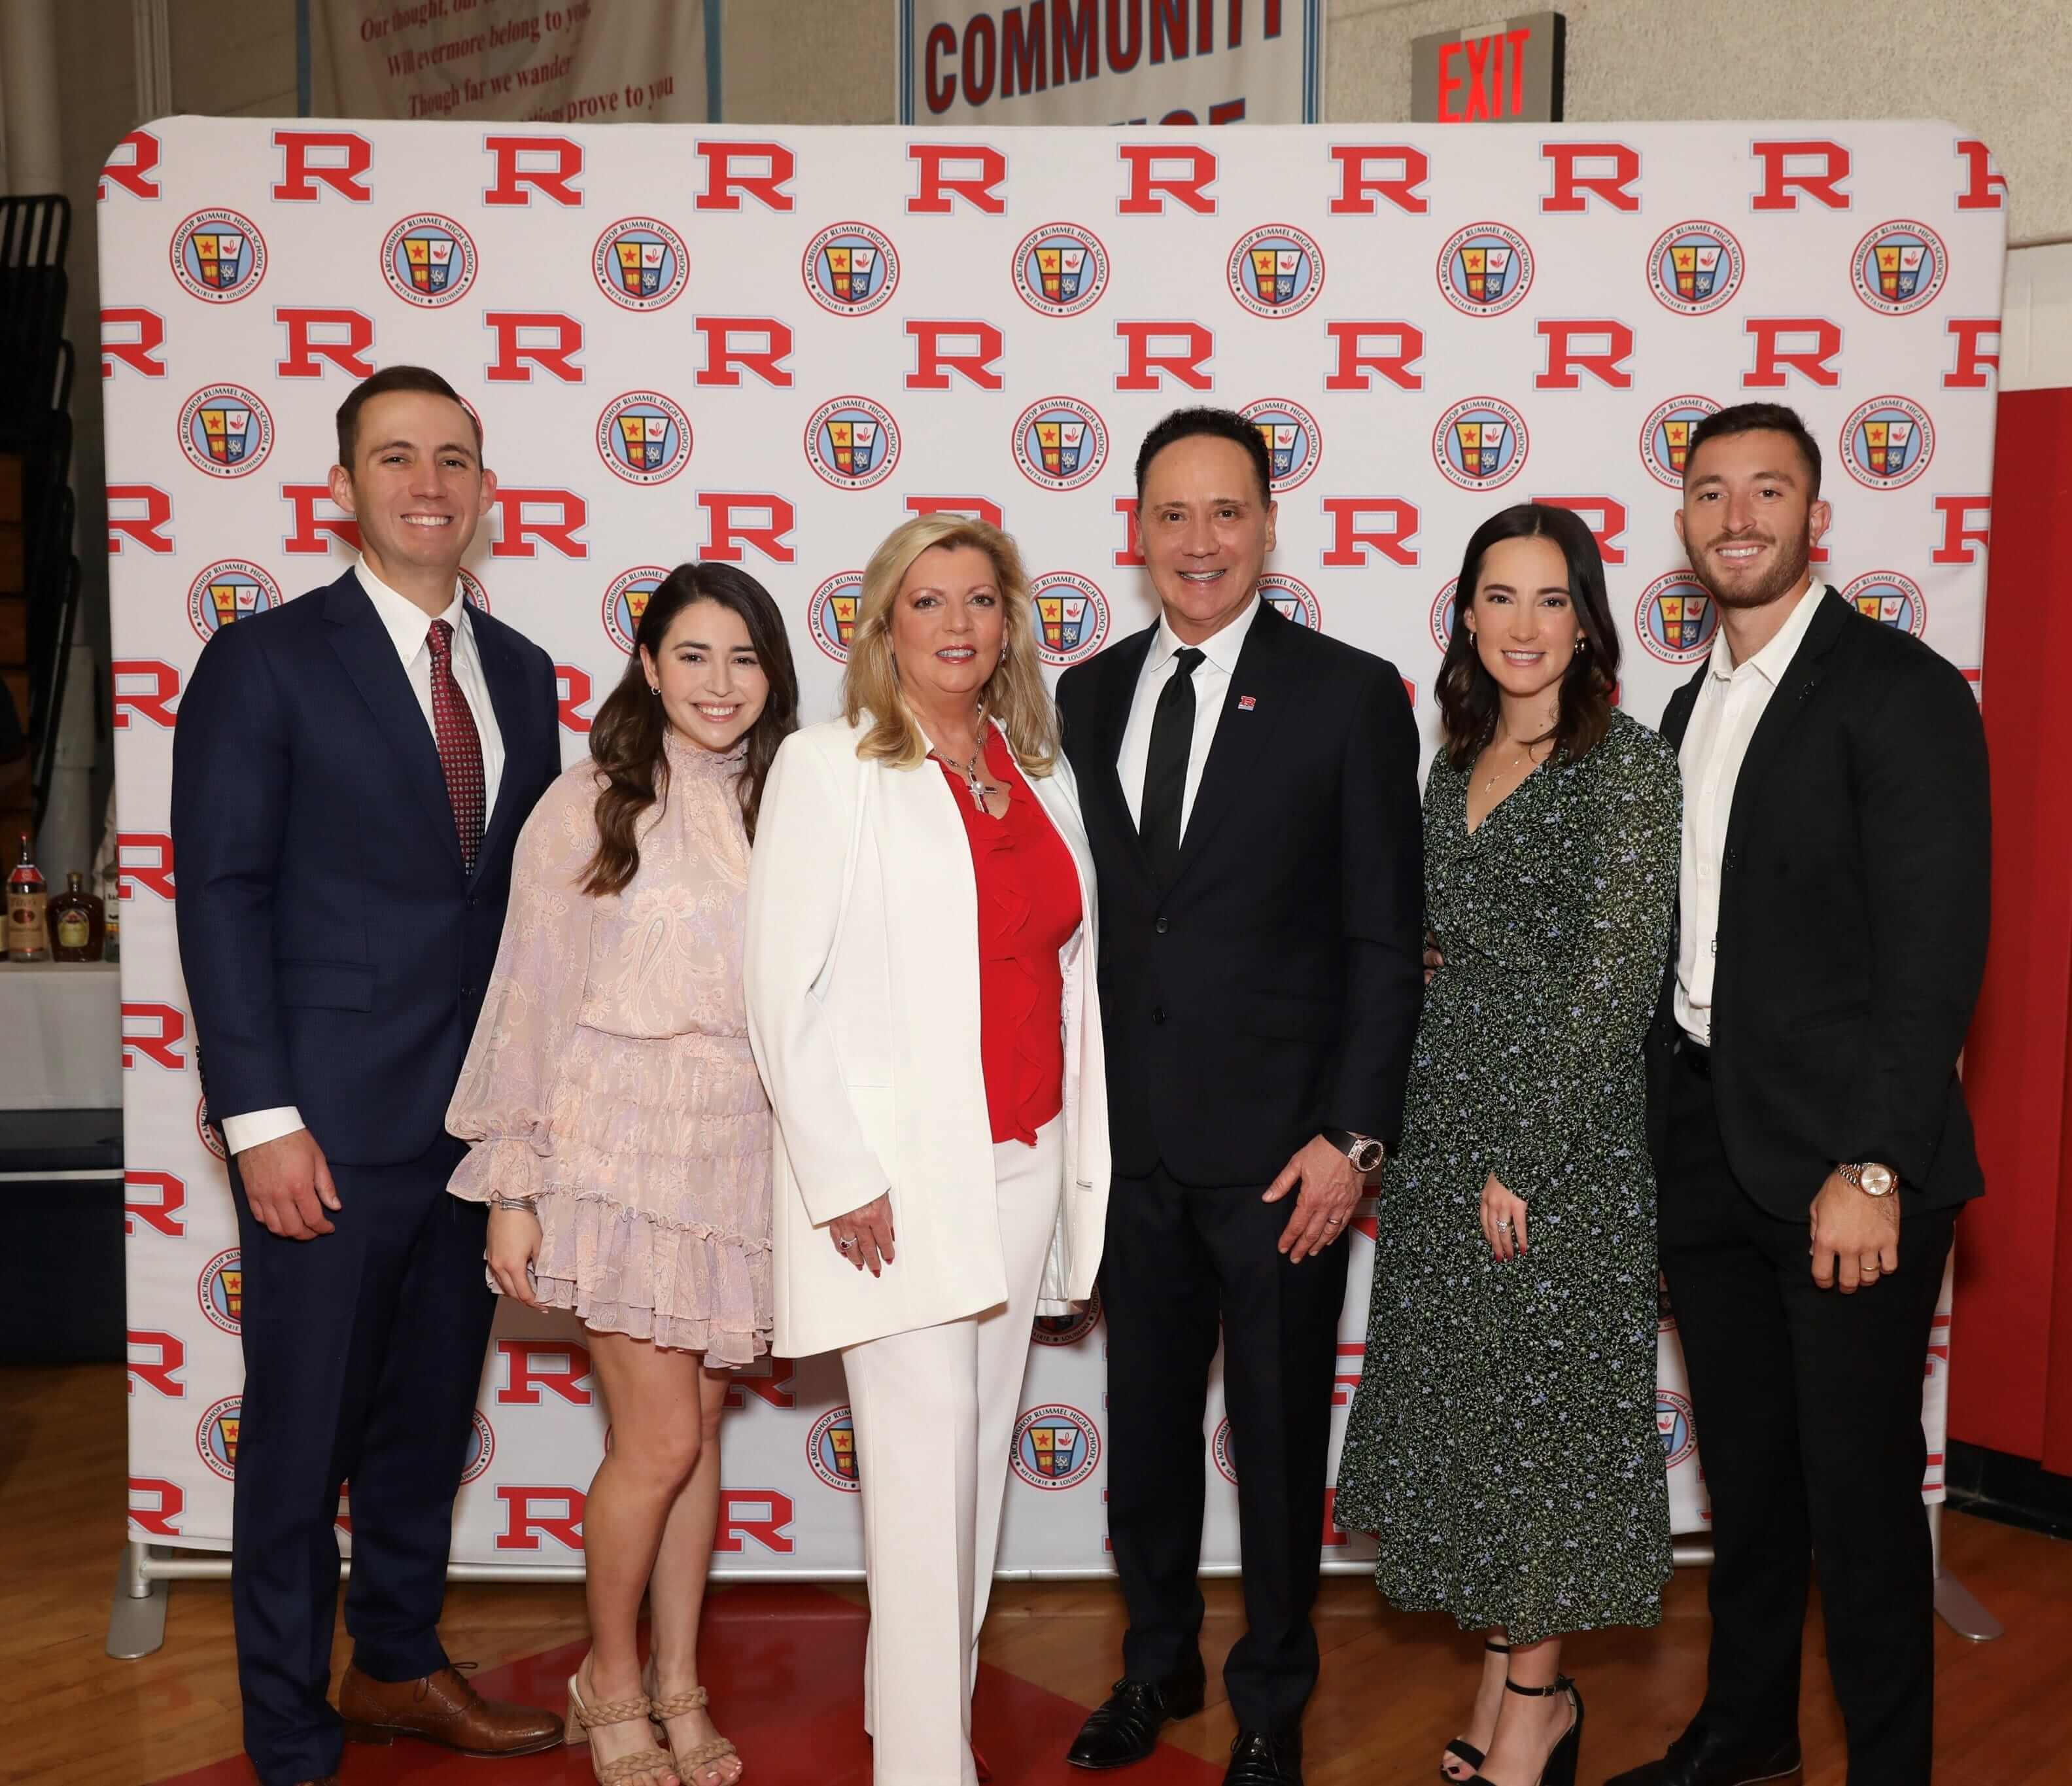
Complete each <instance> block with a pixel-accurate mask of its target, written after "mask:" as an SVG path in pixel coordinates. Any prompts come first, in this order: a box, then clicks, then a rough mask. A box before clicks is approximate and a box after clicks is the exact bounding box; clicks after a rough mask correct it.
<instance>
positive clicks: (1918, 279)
mask: <svg viewBox="0 0 2072 1786" xmlns="http://www.w3.org/2000/svg"><path fill="white" fill-rule="evenodd" d="M1949 277H1950V251H1949V249H1947V248H1945V247H1944V246H1943V245H1942V237H1940V236H1938V235H1937V234H1936V233H1935V232H1934V230H1932V229H1930V228H1929V227H1928V225H1927V224H1925V223H1920V222H1917V221H1916V220H1914V218H1912V217H1895V218H1893V220H1892V221H1891V222H1889V223H1881V224H1879V225H1878V226H1877V228H1875V229H1873V231H1872V232H1871V233H1869V234H1868V236H1866V237H1864V239H1863V240H1862V241H1860V242H1858V243H1857V244H1856V254H1855V256H1854V257H1853V258H1852V260H1851V261H1850V263H1849V282H1850V283H1851V284H1852V286H1855V287H1856V295H1857V296H1858V297H1859V298H1861V299H1862V300H1863V301H1864V303H1865V304H1866V305H1867V306H1868V307H1869V308H1871V309H1872V310H1874V311H1877V312H1878V314H1879V315H1881V316H1910V315H1913V314H1914V311H1918V310H1926V308H1927V307H1929V306H1930V304H1932V303H1934V302H1935V299H1936V298H1937V296H1938V294H1940V292H1941V291H1942V282H1943V281H1944V280H1946V279H1947V278H1949Z"/></svg>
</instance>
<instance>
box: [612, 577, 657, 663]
mask: <svg viewBox="0 0 2072 1786" xmlns="http://www.w3.org/2000/svg"><path fill="white" fill-rule="evenodd" d="M668 574H669V573H668V570H667V568H666V567H664V566H661V565H659V564H636V565H635V566H634V567H633V568H632V569H631V570H622V571H620V572H619V574H618V575H617V576H616V577H615V578H612V579H611V582H610V583H609V584H607V585H606V587H605V591H604V609H603V613H602V616H601V618H602V619H603V621H604V632H605V636H606V638H608V639H609V640H611V642H612V643H613V644H615V645H616V646H618V647H619V649H620V650H621V651H623V652H625V653H626V655H627V656H629V657H631V656H632V655H633V642H634V636H635V634H637V633H638V632H639V631H640V617H641V615H643V614H645V613H646V612H647V611H648V597H649V596H651V595H653V594H654V593H655V591H656V590H657V589H659V588H660V586H661V583H662V579H663V578H664V577H666V576H668Z"/></svg>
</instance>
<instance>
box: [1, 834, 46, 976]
mask: <svg viewBox="0 0 2072 1786" xmlns="http://www.w3.org/2000/svg"><path fill="white" fill-rule="evenodd" d="M49 906H50V895H49V891H48V889H47V888H46V887H45V886H44V885H43V870H41V869H40V868H39V867H37V866H36V864H35V858H33V857H32V856H31V854H30V853H29V833H27V832H26V831H24V832H23V833H22V848H21V853H20V854H19V855H18V856H17V857H16V858H15V861H14V872H13V873H12V874H10V875H9V876H8V877H7V959H8V960H9V961H48V960H49V959H50V958H51V932H50V921H49V920H50V913H49Z"/></svg>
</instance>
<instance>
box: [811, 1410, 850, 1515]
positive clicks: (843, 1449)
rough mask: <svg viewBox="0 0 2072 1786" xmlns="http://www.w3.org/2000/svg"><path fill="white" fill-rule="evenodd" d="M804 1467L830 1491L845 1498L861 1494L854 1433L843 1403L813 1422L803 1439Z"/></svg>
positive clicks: (847, 1411)
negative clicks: (832, 1489) (805, 1465)
mask: <svg viewBox="0 0 2072 1786" xmlns="http://www.w3.org/2000/svg"><path fill="white" fill-rule="evenodd" d="M806 1463H807V1465H808V1467H809V1468H810V1469H811V1470H812V1472H813V1474H814V1475H816V1476H818V1477H819V1478H820V1480H821V1481H823V1482H824V1483H825V1484H827V1485H828V1487H829V1488H839V1489H840V1490H841V1492H843V1493H844V1494H845V1495H853V1494H856V1493H858V1492H860V1491H861V1488H862V1487H863V1484H861V1482H860V1481H858V1480H857V1474H856V1429H855V1428H854V1426H852V1425H851V1424H850V1422H849V1405H848V1404H847V1403H846V1402H845V1403H844V1404H843V1405H841V1407H839V1408H830V1409H828V1411H827V1412H826V1413H825V1414H822V1415H821V1416H820V1418H819V1419H818V1420H816V1421H815V1422H813V1430H812V1432H810V1433H809V1434H807V1435H806Z"/></svg>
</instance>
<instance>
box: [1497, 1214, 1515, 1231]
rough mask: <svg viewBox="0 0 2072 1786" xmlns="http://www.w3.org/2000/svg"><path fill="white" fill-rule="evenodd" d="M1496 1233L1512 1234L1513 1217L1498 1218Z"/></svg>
mask: <svg viewBox="0 0 2072 1786" xmlns="http://www.w3.org/2000/svg"><path fill="white" fill-rule="evenodd" d="M1496 1231H1497V1233H1499V1234H1507V1233H1510V1232H1511V1217H1510V1216H1498V1217H1497V1219H1496Z"/></svg>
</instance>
